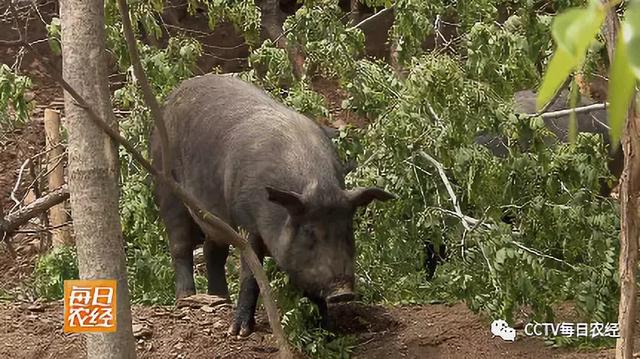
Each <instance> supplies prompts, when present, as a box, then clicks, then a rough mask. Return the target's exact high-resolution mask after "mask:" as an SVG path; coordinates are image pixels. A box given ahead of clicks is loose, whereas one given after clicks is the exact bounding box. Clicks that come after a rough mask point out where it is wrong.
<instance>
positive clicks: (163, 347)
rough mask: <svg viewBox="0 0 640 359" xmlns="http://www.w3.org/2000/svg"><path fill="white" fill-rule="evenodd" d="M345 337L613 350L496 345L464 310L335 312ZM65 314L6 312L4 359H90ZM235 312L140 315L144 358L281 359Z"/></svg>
mask: <svg viewBox="0 0 640 359" xmlns="http://www.w3.org/2000/svg"><path fill="white" fill-rule="evenodd" d="M331 311H332V317H333V318H334V320H336V321H338V322H339V328H338V331H339V332H341V333H343V334H349V335H352V336H353V337H354V338H355V348H354V352H353V354H354V357H355V358H543V357H552V358H567V359H569V358H609V357H613V352H612V351H611V350H598V351H584V352H578V351H572V350H569V349H553V348H550V347H547V346H545V345H544V343H543V342H542V340H540V339H536V338H522V339H518V340H516V341H515V342H514V343H510V342H504V341H502V339H500V338H492V337H491V333H490V331H489V324H488V322H487V321H486V320H483V319H482V318H480V317H478V316H477V315H475V314H473V313H471V312H470V311H469V310H468V309H467V308H466V307H465V306H464V305H462V304H456V305H454V306H446V305H427V306H409V307H383V306H371V305H363V304H348V305H347V304H343V305H341V306H339V307H335V308H332V309H331ZM62 313H63V307H62V304H61V303H60V302H52V303H44V304H43V303H17V302H13V303H4V304H0V320H1V321H2V325H1V326H0V357H3V358H6V357H13V358H25V359H26V358H29V359H30V358H62V357H64V358H68V359H74V358H83V357H84V339H83V337H82V336H79V335H74V334H64V333H63V332H62V323H63V322H62ZM232 316H233V311H232V308H231V306H230V305H223V306H218V307H214V308H209V309H207V311H205V310H203V309H202V308H189V307H187V308H180V309H178V308H174V307H140V306H135V307H134V332H135V333H136V340H137V348H138V357H139V358H275V357H276V356H277V355H276V354H277V348H276V346H275V341H274V338H273V336H272V335H271V334H270V333H269V327H268V323H267V321H266V316H265V315H264V313H262V312H260V313H259V314H258V319H257V323H258V324H257V331H256V332H255V333H253V334H251V335H250V336H249V337H247V338H242V339H240V338H236V337H229V336H227V334H226V330H227V328H228V326H229V324H230V321H231V319H232Z"/></svg>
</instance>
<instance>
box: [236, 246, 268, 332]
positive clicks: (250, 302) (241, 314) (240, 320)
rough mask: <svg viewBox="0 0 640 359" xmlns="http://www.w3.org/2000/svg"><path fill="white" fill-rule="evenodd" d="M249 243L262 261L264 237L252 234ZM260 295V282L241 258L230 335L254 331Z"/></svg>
mask: <svg viewBox="0 0 640 359" xmlns="http://www.w3.org/2000/svg"><path fill="white" fill-rule="evenodd" d="M249 244H250V245H251V247H252V248H253V250H254V251H255V252H256V255H257V256H258V259H259V260H260V263H262V259H263V258H264V251H263V250H262V239H261V238H260V237H258V236H255V235H253V234H251V235H249ZM258 295H260V288H259V287H258V282H257V281H256V279H255V277H254V276H253V274H252V273H251V270H250V269H249V266H248V265H247V263H246V262H245V260H244V258H241V269H240V293H239V294H238V303H237V305H236V312H235V316H234V318H233V323H232V324H231V327H230V328H229V331H228V333H229V335H240V336H243V337H245V336H248V335H249V334H251V333H253V329H254V327H255V323H256V321H255V313H256V305H257V303H258Z"/></svg>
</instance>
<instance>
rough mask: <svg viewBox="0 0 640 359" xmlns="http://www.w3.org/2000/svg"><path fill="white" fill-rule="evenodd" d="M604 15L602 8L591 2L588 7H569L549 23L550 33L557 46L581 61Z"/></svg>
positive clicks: (598, 29)
mask: <svg viewBox="0 0 640 359" xmlns="http://www.w3.org/2000/svg"><path fill="white" fill-rule="evenodd" d="M604 17H605V12H604V10H603V8H602V7H601V6H599V5H594V4H593V3H592V4H591V6H589V7H588V8H582V9H576V8H574V9H569V10H567V11H565V12H563V13H562V14H560V15H558V16H557V17H556V19H555V21H554V22H553V24H552V25H551V34H552V35H553V38H554V40H555V41H556V42H557V43H558V47H559V48H563V49H565V50H566V51H567V52H568V53H569V54H570V55H572V56H573V57H574V58H575V59H576V60H578V61H577V62H581V61H582V59H583V58H584V55H585V52H586V51H587V48H588V47H589V44H591V42H592V41H593V39H594V38H595V36H596V35H597V34H598V32H599V31H600V27H601V26H602V22H603V21H604Z"/></svg>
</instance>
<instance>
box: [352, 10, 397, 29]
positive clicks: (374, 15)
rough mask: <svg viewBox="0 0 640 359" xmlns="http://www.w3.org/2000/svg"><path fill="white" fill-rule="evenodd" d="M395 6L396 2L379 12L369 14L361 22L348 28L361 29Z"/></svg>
mask: <svg viewBox="0 0 640 359" xmlns="http://www.w3.org/2000/svg"><path fill="white" fill-rule="evenodd" d="M394 7H395V4H391V6H389V7H388V8H384V9H382V10H380V11H378V12H377V13H375V14H373V15H371V16H369V17H368V18H366V19H364V20H362V21H360V22H359V23H357V24H355V25H353V26H352V27H350V28H348V29H347V30H355V29H361V28H362V27H363V26H364V25H366V24H368V23H370V22H372V21H373V20H375V19H377V18H378V17H380V16H382V15H384V14H386V13H388V12H390V11H391V10H393V8H394Z"/></svg>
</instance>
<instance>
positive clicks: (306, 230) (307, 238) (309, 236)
mask: <svg viewBox="0 0 640 359" xmlns="http://www.w3.org/2000/svg"><path fill="white" fill-rule="evenodd" d="M302 237H303V238H304V242H305V243H307V244H309V245H313V244H314V243H315V242H316V233H315V231H314V230H313V228H311V227H302Z"/></svg>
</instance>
